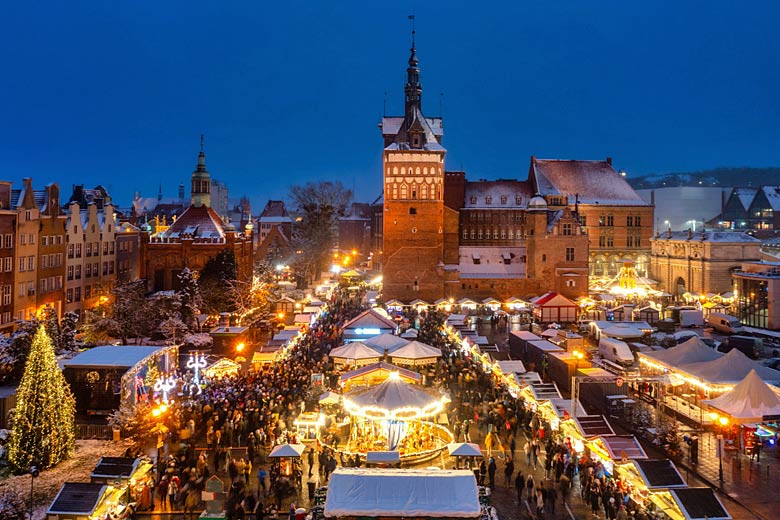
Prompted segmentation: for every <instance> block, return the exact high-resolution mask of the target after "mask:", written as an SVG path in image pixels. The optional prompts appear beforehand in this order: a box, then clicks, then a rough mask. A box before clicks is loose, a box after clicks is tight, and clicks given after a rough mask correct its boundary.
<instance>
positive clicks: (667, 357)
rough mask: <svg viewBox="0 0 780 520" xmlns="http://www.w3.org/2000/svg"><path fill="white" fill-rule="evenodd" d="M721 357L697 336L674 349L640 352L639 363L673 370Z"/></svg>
mask: <svg viewBox="0 0 780 520" xmlns="http://www.w3.org/2000/svg"><path fill="white" fill-rule="evenodd" d="M721 357H723V355H722V354H721V353H719V352H717V351H716V350H714V349H712V348H710V347H708V346H707V345H705V344H704V343H703V342H702V341H701V340H700V339H699V337H698V336H696V337H692V338H690V339H688V340H685V341H684V342H682V343H680V344H679V345H677V346H676V347H672V348H669V349H666V350H656V351H654V352H640V353H639V362H640V363H645V364H648V361H649V362H650V363H660V364H661V365H663V366H665V367H666V368H669V369H672V370H675V369H677V368H679V367H680V366H682V365H690V364H693V363H701V362H706V361H713V360H716V359H718V358H721Z"/></svg>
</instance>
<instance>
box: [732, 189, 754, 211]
mask: <svg viewBox="0 0 780 520" xmlns="http://www.w3.org/2000/svg"><path fill="white" fill-rule="evenodd" d="M756 193H758V189H757V188H734V192H733V194H734V195H736V197H737V199H738V200H739V203H740V204H742V209H745V210H747V209H748V208H749V207H750V204H751V203H752V202H753V199H754V198H755V196H756Z"/></svg>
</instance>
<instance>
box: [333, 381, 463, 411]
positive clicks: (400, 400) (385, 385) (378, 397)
mask: <svg viewBox="0 0 780 520" xmlns="http://www.w3.org/2000/svg"><path fill="white" fill-rule="evenodd" d="M449 401H450V399H449V397H447V396H444V395H440V396H436V395H433V394H431V393H429V392H427V391H425V390H423V389H421V388H418V387H416V386H413V385H410V384H408V383H406V382H404V381H403V380H402V379H401V378H400V375H399V374H398V372H390V375H389V376H388V378H387V379H386V380H385V381H384V382H382V383H381V384H379V385H376V386H373V387H371V388H369V389H366V390H360V391H358V392H354V393H353V394H352V395H349V396H345V397H344V409H345V410H346V411H347V412H348V413H349V414H350V415H354V416H358V417H365V418H368V419H373V420H377V421H379V420H396V419H397V420H405V421H409V420H421V419H424V418H426V417H431V416H435V415H438V414H440V413H441V412H442V410H443V409H444V406H445V405H446V404H447V403H448V402H449Z"/></svg>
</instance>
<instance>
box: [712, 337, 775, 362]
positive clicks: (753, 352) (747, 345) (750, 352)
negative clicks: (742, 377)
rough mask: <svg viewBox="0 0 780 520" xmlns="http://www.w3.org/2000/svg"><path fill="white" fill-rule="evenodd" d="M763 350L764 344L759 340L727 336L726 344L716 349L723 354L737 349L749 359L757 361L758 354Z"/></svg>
mask: <svg viewBox="0 0 780 520" xmlns="http://www.w3.org/2000/svg"><path fill="white" fill-rule="evenodd" d="M763 348H764V342H763V340H762V339H761V338H754V337H752V336H729V337H728V338H726V342H725V343H723V344H721V345H720V346H719V347H718V350H719V351H720V352H723V353H724V354H725V353H727V352H729V351H731V350H732V349H737V350H739V351H740V352H742V353H743V354H745V355H746V356H747V357H749V358H750V359H758V354H759V353H760V352H761V351H762V350H763Z"/></svg>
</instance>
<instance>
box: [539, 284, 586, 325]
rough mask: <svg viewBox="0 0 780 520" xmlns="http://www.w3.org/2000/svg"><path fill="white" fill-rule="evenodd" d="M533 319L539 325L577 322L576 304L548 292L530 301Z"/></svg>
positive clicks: (560, 295)
mask: <svg viewBox="0 0 780 520" xmlns="http://www.w3.org/2000/svg"><path fill="white" fill-rule="evenodd" d="M532 303H533V313H534V318H536V320H537V321H539V322H540V323H551V322H558V323H572V322H575V321H577V311H578V309H579V308H578V307H577V304H576V303H574V302H573V301H571V300H570V299H568V298H567V297H565V296H563V295H562V294H558V293H557V292H548V293H545V294H543V295H541V296H540V297H538V298H536V299H535V300H532Z"/></svg>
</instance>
